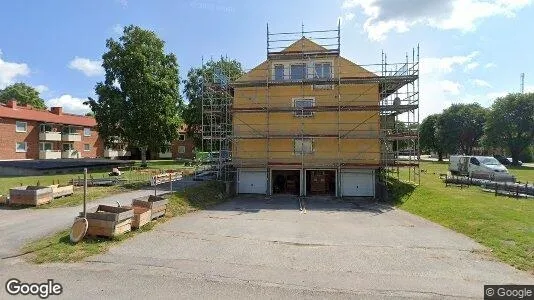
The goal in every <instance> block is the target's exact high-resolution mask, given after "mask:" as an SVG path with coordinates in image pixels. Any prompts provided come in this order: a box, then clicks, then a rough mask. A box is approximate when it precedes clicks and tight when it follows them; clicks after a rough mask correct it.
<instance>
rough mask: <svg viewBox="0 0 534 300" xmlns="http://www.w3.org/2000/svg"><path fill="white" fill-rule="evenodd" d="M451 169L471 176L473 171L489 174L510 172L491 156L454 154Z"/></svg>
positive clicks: (455, 173)
mask: <svg viewBox="0 0 534 300" xmlns="http://www.w3.org/2000/svg"><path fill="white" fill-rule="evenodd" d="M449 171H451V174H453V175H466V176H471V174H472V173H477V174H488V175H501V174H502V175H504V174H508V169H506V167H505V166H503V165H502V164H501V163H500V162H499V161H498V160H497V159H495V158H494V157H491V156H467V155H452V156H451V157H450V158H449Z"/></svg>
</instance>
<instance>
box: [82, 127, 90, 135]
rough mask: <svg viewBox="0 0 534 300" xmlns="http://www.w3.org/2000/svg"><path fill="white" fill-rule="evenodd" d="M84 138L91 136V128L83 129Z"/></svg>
mask: <svg viewBox="0 0 534 300" xmlns="http://www.w3.org/2000/svg"><path fill="white" fill-rule="evenodd" d="M83 136H91V128H89V127H85V128H84V129H83Z"/></svg>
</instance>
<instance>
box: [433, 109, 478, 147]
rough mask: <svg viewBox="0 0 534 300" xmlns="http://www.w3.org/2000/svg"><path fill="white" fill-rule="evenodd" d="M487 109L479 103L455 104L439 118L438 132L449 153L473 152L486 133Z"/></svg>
mask: <svg viewBox="0 0 534 300" xmlns="http://www.w3.org/2000/svg"><path fill="white" fill-rule="evenodd" d="M486 114H487V110H486V109H485V108H483V107H482V106H480V104H478V103H471V104H453V105H451V107H449V108H447V109H445V110H444V111H443V113H442V114H441V116H440V117H439V118H438V120H437V134H438V136H439V137H440V138H441V143H442V146H443V150H444V151H445V152H447V153H451V154H452V153H457V152H461V153H463V154H472V153H473V148H474V147H476V146H478V145H479V143H480V139H481V137H482V135H483V134H484V123H485V121H486Z"/></svg>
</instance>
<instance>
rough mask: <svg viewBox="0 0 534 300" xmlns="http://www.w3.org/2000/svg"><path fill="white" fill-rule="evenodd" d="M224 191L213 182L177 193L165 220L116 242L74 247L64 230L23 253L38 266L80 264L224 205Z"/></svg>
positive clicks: (92, 242) (88, 242) (95, 240)
mask: <svg viewBox="0 0 534 300" xmlns="http://www.w3.org/2000/svg"><path fill="white" fill-rule="evenodd" d="M224 190H225V189H224V184H223V183H221V182H216V181H211V182H205V183H202V184H200V185H197V186H194V187H190V188H186V189H185V190H184V191H182V192H177V193H174V194H173V195H172V196H171V197H170V198H169V204H168V207H167V213H166V215H165V216H164V217H162V218H160V219H158V220H156V221H153V222H150V223H148V224H146V225H145V226H143V227H142V228H140V229H138V230H136V231H131V232H128V233H126V234H123V235H120V236H118V237H115V238H113V239H105V238H89V239H84V240H83V241H81V242H79V243H78V244H72V243H71V242H70V239H69V233H70V230H64V231H61V232H58V233H56V234H55V235H52V236H50V237H46V238H43V239H41V240H38V241H35V242H32V243H29V244H28V245H26V246H25V247H24V248H23V249H22V251H23V253H28V255H27V256H26V258H27V259H28V260H29V261H30V262H33V263H38V264H40V263H49V262H76V261H80V260H82V259H84V258H86V257H88V256H91V255H95V254H100V253H104V252H106V251H108V249H109V248H110V247H112V246H114V245H116V244H118V243H120V242H122V241H124V240H126V239H129V238H131V237H133V236H135V235H137V234H139V233H141V232H145V231H149V230H151V229H152V228H154V226H156V225H157V224H159V223H164V222H166V221H168V220H169V219H170V218H173V217H176V216H180V215H183V214H186V213H188V212H191V211H196V210H202V209H205V208H207V207H210V206H213V205H215V204H218V203H221V202H223V201H225V200H226V199H227V198H226V195H225V194H224Z"/></svg>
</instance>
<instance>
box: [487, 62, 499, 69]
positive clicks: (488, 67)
mask: <svg viewBox="0 0 534 300" xmlns="http://www.w3.org/2000/svg"><path fill="white" fill-rule="evenodd" d="M496 66H497V65H496V64H494V63H487V64H485V65H484V68H486V69H491V68H495V67H496Z"/></svg>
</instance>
